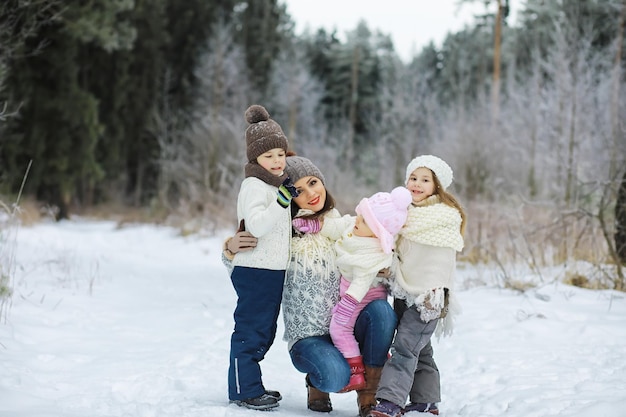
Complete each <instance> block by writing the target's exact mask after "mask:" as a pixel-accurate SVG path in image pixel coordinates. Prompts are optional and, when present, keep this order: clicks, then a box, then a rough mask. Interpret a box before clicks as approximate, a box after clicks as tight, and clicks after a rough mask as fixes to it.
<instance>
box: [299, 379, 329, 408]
mask: <svg viewBox="0 0 626 417" xmlns="http://www.w3.org/2000/svg"><path fill="white" fill-rule="evenodd" d="M306 389H307V394H306V406H307V408H308V409H309V410H311V411H318V412H320V413H330V412H331V411H333V405H332V403H331V402H330V395H329V394H328V393H327V392H323V391H320V390H318V389H317V388H315V387H314V386H313V385H311V381H310V380H309V376H308V375H307V376H306Z"/></svg>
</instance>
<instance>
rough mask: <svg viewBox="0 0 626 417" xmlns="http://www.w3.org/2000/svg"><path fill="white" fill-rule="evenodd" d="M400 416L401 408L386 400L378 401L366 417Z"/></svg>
mask: <svg viewBox="0 0 626 417" xmlns="http://www.w3.org/2000/svg"><path fill="white" fill-rule="evenodd" d="M400 416H402V407H400V406H399V405H396V404H394V403H392V402H391V401H387V400H380V402H379V403H378V404H376V405H375V406H374V407H372V410H371V411H370V413H369V414H368V416H367V417H400Z"/></svg>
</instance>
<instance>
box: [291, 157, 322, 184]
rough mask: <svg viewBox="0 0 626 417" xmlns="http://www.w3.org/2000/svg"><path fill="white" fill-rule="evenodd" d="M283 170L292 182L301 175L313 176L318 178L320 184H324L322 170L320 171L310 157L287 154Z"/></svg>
mask: <svg viewBox="0 0 626 417" xmlns="http://www.w3.org/2000/svg"><path fill="white" fill-rule="evenodd" d="M285 172H287V175H288V176H289V178H290V179H291V182H293V183H296V182H297V181H298V180H299V179H300V178H302V177H308V176H313V177H317V178H319V179H320V180H321V181H322V184H324V175H322V171H320V170H319V168H318V167H316V166H315V165H314V164H313V162H311V160H310V159H308V158H304V157H302V156H295V155H294V156H288V157H287V166H286V167H285Z"/></svg>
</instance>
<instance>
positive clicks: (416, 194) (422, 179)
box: [406, 167, 435, 204]
mask: <svg viewBox="0 0 626 417" xmlns="http://www.w3.org/2000/svg"><path fill="white" fill-rule="evenodd" d="M406 188H408V189H409V191H410V192H411V197H412V198H413V204H417V203H419V202H420V201H423V200H425V199H427V198H428V197H430V196H431V195H433V193H434V192H435V180H434V179H433V172H432V171H431V170H430V169H428V168H425V167H420V168H417V169H416V170H415V171H413V172H412V173H411V176H409V181H408V182H407V183H406Z"/></svg>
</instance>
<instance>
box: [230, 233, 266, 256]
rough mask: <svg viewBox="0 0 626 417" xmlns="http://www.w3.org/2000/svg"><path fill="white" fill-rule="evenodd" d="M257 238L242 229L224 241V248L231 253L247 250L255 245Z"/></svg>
mask: <svg viewBox="0 0 626 417" xmlns="http://www.w3.org/2000/svg"><path fill="white" fill-rule="evenodd" d="M257 240H258V239H257V238H256V237H254V236H253V235H252V234H251V233H250V232H246V231H242V232H237V233H235V236H233V237H231V238H230V239H228V240H227V241H226V250H227V251H228V252H230V253H232V254H233V255H234V254H236V253H239V252H247V251H250V250H252V249H254V248H255V247H256V243H257Z"/></svg>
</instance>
